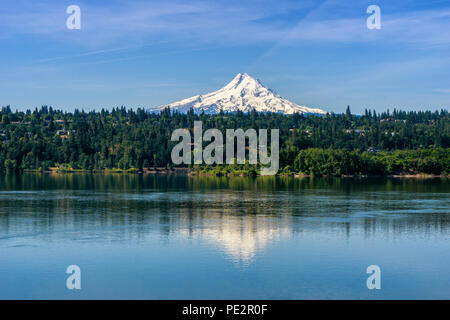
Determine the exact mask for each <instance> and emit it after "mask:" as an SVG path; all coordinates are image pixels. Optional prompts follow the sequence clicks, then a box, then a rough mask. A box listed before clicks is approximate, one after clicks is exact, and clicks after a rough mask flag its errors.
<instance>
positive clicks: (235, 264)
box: [0, 174, 450, 299]
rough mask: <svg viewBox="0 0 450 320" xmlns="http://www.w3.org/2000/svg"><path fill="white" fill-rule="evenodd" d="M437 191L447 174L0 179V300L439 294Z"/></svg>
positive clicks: (447, 281) (445, 262)
mask: <svg viewBox="0 0 450 320" xmlns="http://www.w3.org/2000/svg"><path fill="white" fill-rule="evenodd" d="M449 194H450V180H448V179H426V180H417V179H362V180H355V179H310V178H306V179H293V178H275V177H264V178H257V179H252V178H217V177H180V176H159V177H158V176H143V175H119V174H117V175H114V174H113V175H102V174H93V175H82V174H66V175H40V174H25V175H21V176H0V299H55V298H57V299H91V298H102V299H361V298H371V299H399V298H400V299H416V298H417V299H418V298H422V299H449V298H450V241H449V240H450V209H449V208H450V200H449ZM72 264H75V265H78V266H80V268H81V274H82V284H81V285H82V289H81V290H67V289H66V278H67V276H68V275H67V274H66V273H65V271H66V268H67V266H69V265H72ZM372 264H376V265H379V266H380V267H381V273H382V275H381V279H382V280H381V286H382V288H381V290H368V289H367V287H366V279H367V277H368V276H369V275H368V274H366V268H367V266H369V265H372Z"/></svg>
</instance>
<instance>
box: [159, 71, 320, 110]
mask: <svg viewBox="0 0 450 320" xmlns="http://www.w3.org/2000/svg"><path fill="white" fill-rule="evenodd" d="M167 107H170V109H172V110H177V111H179V112H187V111H189V109H191V108H193V109H194V111H195V112H197V113H201V112H205V113H208V114H214V113H218V112H219V111H220V110H223V111H224V112H236V111H243V112H249V111H252V110H255V111H258V112H274V113H284V114H292V113H296V112H298V113H318V114H325V113H326V112H325V111H323V110H321V109H313V108H308V107H303V106H299V105H297V104H295V103H293V102H291V101H289V100H287V99H284V98H282V97H280V96H279V95H278V94H276V93H275V92H274V91H272V90H271V89H269V88H266V87H265V86H263V85H262V84H261V82H260V81H259V80H257V79H255V78H253V77H251V76H249V75H248V74H247V73H238V74H237V75H236V76H235V77H234V78H233V80H231V82H229V83H228V84H227V85H226V86H225V87H223V88H222V89H219V90H217V91H214V92H211V93H208V94H203V95H196V96H194V97H191V98H187V99H184V100H180V101H178V102H174V103H171V104H167V105H164V106H161V107H159V108H156V109H153V110H151V111H157V112H158V111H162V110H163V109H165V108H167Z"/></svg>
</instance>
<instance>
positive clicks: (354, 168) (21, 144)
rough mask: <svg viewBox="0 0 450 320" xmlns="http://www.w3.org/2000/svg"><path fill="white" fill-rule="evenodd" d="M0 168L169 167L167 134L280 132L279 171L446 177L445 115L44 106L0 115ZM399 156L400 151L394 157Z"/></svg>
mask: <svg viewBox="0 0 450 320" xmlns="http://www.w3.org/2000/svg"><path fill="white" fill-rule="evenodd" d="M0 119H1V124H0V140H1V143H0V170H2V171H5V170H6V171H22V170H30V169H35V170H45V169H48V168H50V167H60V168H66V169H84V170H102V169H121V170H127V169H135V170H142V169H143V168H147V167H170V166H172V164H171V159H170V153H171V149H172V147H173V145H174V144H175V143H174V142H171V141H170V137H171V133H172V131H173V130H175V129H178V128H193V123H194V121H196V120H200V121H202V122H203V129H204V130H206V129H208V128H218V129H220V130H223V132H224V130H225V129H228V128H230V129H232V128H234V129H237V128H243V129H244V130H246V129H248V128H254V129H259V128H261V129H275V128H278V129H280V171H281V172H283V171H284V172H303V173H308V174H333V175H340V174H354V173H361V174H366V173H367V174H370V173H379V174H386V173H394V172H414V173H418V172H423V173H434V174H441V173H448V172H449V163H448V162H449V153H448V152H449V151H448V148H450V115H449V113H448V111H446V110H441V111H440V112H438V111H436V112H430V111H426V112H405V111H398V110H394V111H393V112H389V111H387V112H383V113H376V112H375V111H369V110H367V111H366V112H365V114H364V115H362V116H356V115H352V114H351V112H350V109H349V108H348V109H347V112H346V113H345V114H328V115H326V116H314V115H301V114H294V115H280V114H263V113H257V112H251V113H248V114H244V113H241V112H238V113H235V114H224V113H220V114H217V115H205V114H194V113H193V112H188V113H187V114H180V113H176V112H175V113H174V112H171V111H170V110H165V111H164V112H162V113H160V114H154V113H148V112H146V111H145V110H143V109H137V110H131V109H129V110H127V109H126V108H124V107H121V108H114V109H112V110H110V111H109V110H101V111H98V112H97V111H91V112H84V111H80V110H75V111H74V112H63V111H60V110H54V109H53V108H51V107H46V106H44V107H42V108H40V109H35V110H34V111H31V110H28V111H26V112H19V111H15V112H13V111H12V110H11V108H10V107H3V108H2V110H1V112H0ZM398 150H403V151H398Z"/></svg>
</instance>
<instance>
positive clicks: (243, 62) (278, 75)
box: [0, 0, 450, 113]
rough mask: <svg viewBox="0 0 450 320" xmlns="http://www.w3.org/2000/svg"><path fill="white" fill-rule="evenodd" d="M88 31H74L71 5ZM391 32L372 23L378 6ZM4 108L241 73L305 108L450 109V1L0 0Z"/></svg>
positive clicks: (170, 94) (75, 102)
mask: <svg viewBox="0 0 450 320" xmlns="http://www.w3.org/2000/svg"><path fill="white" fill-rule="evenodd" d="M72 4H75V5H78V6H79V7H80V8H81V30H68V29H67V27H66V19H67V17H68V16H69V14H67V13H66V8H67V7H68V6H69V5H72ZM371 4H376V5H378V6H379V7H380V8H381V23H382V24H381V29H380V30H369V29H368V28H367V27H366V19H367V18H368V16H369V15H368V14H367V13H366V9H367V7H368V6H369V5H371ZM0 8H1V9H0V48H1V50H0V71H1V72H0V74H1V77H0V105H11V107H12V108H13V109H19V110H24V109H27V108H30V109H34V108H35V107H39V106H41V105H49V106H50V105H51V106H53V107H55V108H60V109H63V110H73V109H75V108H80V109H81V108H84V109H85V110H92V109H97V110H99V109H101V108H102V107H103V108H112V107H114V106H120V105H125V106H127V107H131V108H136V107H157V106H159V105H162V104H166V103H170V102H173V101H176V100H179V99H182V98H187V97H190V96H193V95H195V94H200V93H207V92H210V91H213V90H217V89H219V88H220V87H222V86H224V85H225V84H226V83H228V82H229V81H231V79H232V78H233V77H234V76H235V75H236V74H237V73H239V72H246V73H248V74H250V75H251V76H253V77H255V78H258V79H260V80H261V81H262V83H263V84H265V85H266V86H268V87H270V88H272V89H274V90H275V91H277V92H278V93H279V94H280V95H281V96H283V97H285V98H288V99H290V100H292V101H294V102H296V103H298V104H300V105H306V106H309V107H318V108H322V109H325V110H327V111H332V112H343V111H344V110H345V108H346V106H347V105H350V106H351V109H352V111H353V112H355V113H362V112H363V110H364V108H366V107H367V108H370V109H376V110H378V111H384V110H386V109H388V108H389V109H391V110H392V109H393V108H399V109H403V110H420V109H430V110H439V109H441V108H444V109H449V105H450V54H449V53H450V1H449V0H447V1H439V0H429V1H426V0H423V1H407V0H399V1H395V0H389V1H375V0H374V1H358V0H355V1H342V0H328V1H327V0H314V1H312V0H297V1H287V0H277V1H269V0H247V1H242V0H241V1H235V0H227V1H220V0H200V1H187V0H185V1H172V0H170V1H162V0H159V1H130V0H89V1H65V0H43V1H23V0H16V1H2V2H1V4H0Z"/></svg>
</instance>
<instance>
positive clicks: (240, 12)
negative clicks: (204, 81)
mask: <svg viewBox="0 0 450 320" xmlns="http://www.w3.org/2000/svg"><path fill="white" fill-rule="evenodd" d="M25 3H26V5H25ZM363 3H365V2H363V1H352V3H351V4H350V3H345V2H342V1H332V0H328V1H301V2H291V1H285V0H280V1H277V2H276V3H275V2H273V1H262V0H252V1H234V0H231V1H204V0H196V1H191V2H185V1H137V2H136V1H133V2H130V1H108V2H107V3H102V5H97V4H93V3H91V2H87V1H81V2H80V3H79V5H80V7H81V10H82V29H81V30H80V31H73V30H72V31H69V30H67V29H66V26H65V20H66V19H67V16H68V15H67V14H66V12H65V9H66V7H67V6H68V5H69V4H71V3H69V2H67V1H49V0H47V1H40V2H39V3H36V2H29V1H23V0H19V1H17V2H15V4H10V6H9V7H6V8H5V9H4V10H2V11H1V12H0V38H3V39H8V38H14V37H20V36H22V35H24V34H33V35H37V36H41V37H46V38H50V39H55V40H58V41H65V42H71V43H77V44H79V45H85V46H91V47H101V46H102V45H111V44H114V43H119V42H120V43H124V42H126V43H136V42H139V41H141V42H142V41H148V40H155V39H159V40H160V39H166V40H171V39H172V40H174V41H184V42H193V43H197V42H211V43H221V44H245V43H255V42H256V43H258V42H267V41H270V42H277V43H278V45H280V44H292V43H298V42H301V41H333V42H367V41H384V42H401V43H411V44H421V45H424V44H426V45H448V44H450V8H447V9H444V10H442V9H441V10H411V9H408V8H409V7H408V6H407V7H405V8H404V9H400V10H395V11H393V10H383V8H384V7H383V6H381V8H382V29H381V30H368V29H367V28H366V19H367V14H366V12H365V6H363V5H362V4H363ZM293 12H294V13H295V12H298V13H299V21H298V22H297V23H294V22H293V21H291V20H292V17H291V18H290V21H291V23H282V22H283V19H282V18H279V19H277V17H279V16H283V15H285V14H292V13H293ZM280 21H281V22H280Z"/></svg>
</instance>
